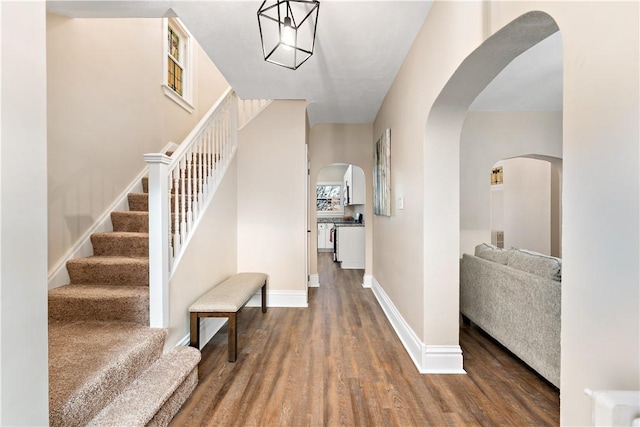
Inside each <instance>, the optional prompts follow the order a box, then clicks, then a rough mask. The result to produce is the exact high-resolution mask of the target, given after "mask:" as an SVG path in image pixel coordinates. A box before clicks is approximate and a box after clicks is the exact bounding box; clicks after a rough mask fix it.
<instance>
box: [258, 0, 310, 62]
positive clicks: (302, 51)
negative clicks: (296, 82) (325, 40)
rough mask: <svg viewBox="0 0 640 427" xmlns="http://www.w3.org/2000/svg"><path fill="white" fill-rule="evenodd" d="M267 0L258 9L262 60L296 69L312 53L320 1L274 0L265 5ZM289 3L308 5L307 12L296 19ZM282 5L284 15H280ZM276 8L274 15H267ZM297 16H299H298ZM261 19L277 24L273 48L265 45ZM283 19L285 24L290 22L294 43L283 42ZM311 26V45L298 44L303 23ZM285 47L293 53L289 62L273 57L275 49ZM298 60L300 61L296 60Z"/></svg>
mask: <svg viewBox="0 0 640 427" xmlns="http://www.w3.org/2000/svg"><path fill="white" fill-rule="evenodd" d="M267 1H268V0H264V1H263V2H262V5H261V6H260V9H258V28H259V30H260V42H261V44H262V53H263V55H264V60H265V61H267V62H271V63H272V64H276V65H280V66H281V67H285V68H289V69H291V70H297V69H298V67H300V66H301V65H302V64H304V63H305V62H306V61H307V60H308V59H309V58H311V55H313V50H314V48H315V44H316V28H317V26H318V12H319V10H320V2H319V1H318V0H276V1H275V2H274V3H273V4H271V5H266V4H267ZM291 3H297V4H301V5H305V6H308V7H310V8H309V10H308V12H306V13H305V14H304V17H303V18H302V19H298V20H296V17H295V16H294V10H293V9H292V7H291ZM282 5H284V7H283V9H284V10H286V14H285V16H282V15H283V14H282V13H281V6H282ZM274 8H276V10H277V17H276V16H269V15H268V14H267V13H269V12H273V9H274ZM314 14H315V22H312V21H313V15H314ZM298 18H299V17H298ZM261 19H266V20H269V21H272V22H275V23H277V25H278V42H277V43H276V44H275V46H274V47H273V48H268V47H267V46H266V45H265V38H264V34H263V26H262V22H261ZM285 20H287V21H288V22H287V24H289V23H290V24H291V25H290V26H291V28H292V29H293V30H294V34H295V40H294V45H293V46H291V45H288V44H285V43H283V41H282V32H283V28H284V27H285ZM305 24H306V25H311V26H313V30H312V32H311V37H312V40H311V46H310V47H301V46H299V45H298V30H299V29H300V28H302V27H303V26H304V25H305ZM279 48H280V49H283V48H287V49H290V50H291V53H290V55H293V58H292V61H291V63H283V62H282V61H281V60H278V59H276V58H275V56H276V55H274V54H275V53H276V51H277V50H278V49H279ZM298 61H300V62H298Z"/></svg>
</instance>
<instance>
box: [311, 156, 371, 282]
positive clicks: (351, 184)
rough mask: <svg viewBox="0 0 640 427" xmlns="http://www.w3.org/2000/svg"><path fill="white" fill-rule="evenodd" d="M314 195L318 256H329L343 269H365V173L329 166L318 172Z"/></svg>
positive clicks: (345, 165) (346, 166)
mask: <svg viewBox="0 0 640 427" xmlns="http://www.w3.org/2000/svg"><path fill="white" fill-rule="evenodd" d="M314 194H315V198H316V202H315V206H316V223H317V245H316V247H317V255H318V256H325V257H326V255H323V254H327V253H329V254H331V256H332V258H333V261H334V262H337V263H339V264H340V266H341V268H343V269H362V270H364V267H365V232H364V231H365V230H364V226H365V224H364V214H365V207H366V185H365V174H364V171H363V170H362V169H361V168H360V167H359V166H357V165H353V164H350V163H332V164H330V165H327V166H325V167H323V168H321V169H320V170H319V171H318V174H317V178H316V191H315V193H314ZM318 264H319V263H318Z"/></svg>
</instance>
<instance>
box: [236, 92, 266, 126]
mask: <svg viewBox="0 0 640 427" xmlns="http://www.w3.org/2000/svg"><path fill="white" fill-rule="evenodd" d="M269 104H271V100H270V99H238V127H239V129H242V128H243V127H244V126H245V125H246V124H247V123H249V122H250V121H251V120H253V118H254V117H255V116H257V115H258V114H260V112H261V111H262V110H264V109H265V108H267V106H268V105H269Z"/></svg>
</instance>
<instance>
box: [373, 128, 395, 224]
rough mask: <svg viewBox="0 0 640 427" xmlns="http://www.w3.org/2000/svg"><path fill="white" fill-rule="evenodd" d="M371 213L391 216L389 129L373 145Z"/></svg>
mask: <svg viewBox="0 0 640 427" xmlns="http://www.w3.org/2000/svg"><path fill="white" fill-rule="evenodd" d="M373 213H374V214H376V215H383V216H391V129H386V130H385V131H384V132H383V133H382V136H381V137H380V139H378V141H377V142H376V144H375V146H374V147H373Z"/></svg>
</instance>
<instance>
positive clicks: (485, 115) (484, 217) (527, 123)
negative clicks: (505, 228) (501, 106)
mask: <svg viewBox="0 0 640 427" xmlns="http://www.w3.org/2000/svg"><path fill="white" fill-rule="evenodd" d="M531 154H535V155H543V156H550V157H556V158H562V112H561V111H470V112H469V113H467V115H466V117H465V120H464V125H463V128H462V134H461V136H460V254H462V253H465V252H466V253H473V250H474V247H475V246H476V245H477V244H479V243H483V242H490V241H491V230H490V223H489V212H490V206H489V193H490V188H489V187H490V180H489V173H490V172H491V168H492V167H493V165H494V164H495V163H496V162H498V161H500V160H503V159H507V158H511V157H518V156H526V155H531Z"/></svg>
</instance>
